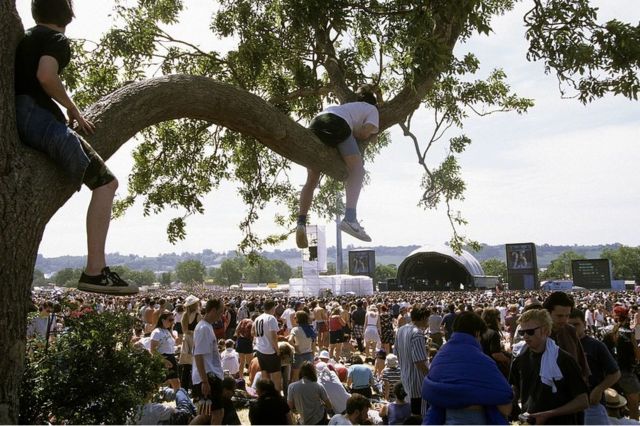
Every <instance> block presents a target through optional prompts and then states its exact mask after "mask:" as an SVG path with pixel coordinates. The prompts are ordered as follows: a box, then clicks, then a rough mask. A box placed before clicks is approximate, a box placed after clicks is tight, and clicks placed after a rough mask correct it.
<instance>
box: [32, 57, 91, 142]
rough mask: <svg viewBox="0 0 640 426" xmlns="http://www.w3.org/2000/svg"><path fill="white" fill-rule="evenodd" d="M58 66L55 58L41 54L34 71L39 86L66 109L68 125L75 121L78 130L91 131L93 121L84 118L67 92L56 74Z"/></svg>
mask: <svg viewBox="0 0 640 426" xmlns="http://www.w3.org/2000/svg"><path fill="white" fill-rule="evenodd" d="M58 68H59V64H58V60H57V59H56V58H54V57H53V56H48V55H45V56H41V57H40V61H39V62H38V71H37V72H36V78H37V79H38V82H39V83H40V86H42V89H43V90H44V91H45V93H46V94H47V95H49V96H51V97H52V98H53V99H54V100H55V101H56V102H58V103H59V104H60V105H62V106H63V107H65V108H66V109H67V115H68V116H69V125H70V126H72V125H73V123H74V122H77V123H78V128H79V129H80V130H82V131H83V132H86V133H93V130H94V125H93V123H91V122H90V121H87V120H85V118H84V117H83V116H82V114H81V113H80V110H78V107H77V106H76V104H75V103H74V102H73V100H72V99H71V97H70V96H69V94H68V93H67V90H66V89H65V88H64V85H63V84H62V80H60V76H59V75H58Z"/></svg>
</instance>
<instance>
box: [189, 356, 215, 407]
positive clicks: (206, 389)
mask: <svg viewBox="0 0 640 426" xmlns="http://www.w3.org/2000/svg"><path fill="white" fill-rule="evenodd" d="M193 359H194V360H195V362H196V368H197V369H198V374H199V375H200V380H202V396H203V397H205V398H206V397H207V396H209V394H210V393H211V387H210V386H209V378H208V377H207V371H206V369H205V368H204V355H194V357H193Z"/></svg>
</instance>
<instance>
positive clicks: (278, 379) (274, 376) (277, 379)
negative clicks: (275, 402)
mask: <svg viewBox="0 0 640 426" xmlns="http://www.w3.org/2000/svg"><path fill="white" fill-rule="evenodd" d="M262 374H264V372H263V373H262ZM269 375H270V376H271V377H269V378H270V379H271V381H272V382H273V385H274V386H275V388H276V391H278V392H280V391H281V390H282V373H281V372H279V371H277V372H275V373H270V374H269Z"/></svg>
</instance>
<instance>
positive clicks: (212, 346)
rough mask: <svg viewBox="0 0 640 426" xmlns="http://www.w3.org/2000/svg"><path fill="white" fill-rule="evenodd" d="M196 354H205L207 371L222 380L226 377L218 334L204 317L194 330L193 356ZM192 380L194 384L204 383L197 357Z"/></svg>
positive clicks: (205, 368)
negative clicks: (199, 371) (221, 359)
mask: <svg viewBox="0 0 640 426" xmlns="http://www.w3.org/2000/svg"><path fill="white" fill-rule="evenodd" d="M196 355H203V358H204V371H205V372H206V373H213V374H215V375H216V376H218V377H219V378H220V380H222V379H223V378H224V372H223V371H222V363H221V361H220V352H218V339H216V335H215V333H214V332H213V326H212V325H211V324H210V323H208V322H207V321H205V320H204V319H201V320H200V322H199V323H198V325H196V329H195V330H194V332H193V356H194V357H195V356H196ZM191 381H192V383H193V384H194V385H197V384H199V383H202V378H200V374H199V373H198V368H197V367H196V360H195V359H194V360H193V368H192V369H191Z"/></svg>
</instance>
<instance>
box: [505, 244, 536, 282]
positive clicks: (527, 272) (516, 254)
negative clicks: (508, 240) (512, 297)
mask: <svg viewBox="0 0 640 426" xmlns="http://www.w3.org/2000/svg"><path fill="white" fill-rule="evenodd" d="M505 247H506V252H507V253H506V254H507V276H508V278H507V279H508V281H509V289H510V290H535V289H537V288H538V258H537V256H536V245H535V244H534V243H519V244H507V245H506V246H505Z"/></svg>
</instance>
